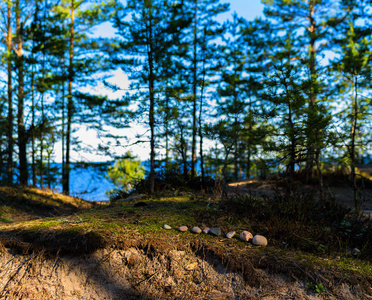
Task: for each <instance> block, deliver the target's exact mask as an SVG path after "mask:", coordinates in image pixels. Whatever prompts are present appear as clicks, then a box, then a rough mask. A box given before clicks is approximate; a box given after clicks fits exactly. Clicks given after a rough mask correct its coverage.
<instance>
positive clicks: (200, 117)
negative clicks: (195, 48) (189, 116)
mask: <svg viewBox="0 0 372 300" xmlns="http://www.w3.org/2000/svg"><path fill="white" fill-rule="evenodd" d="M204 86H205V60H204V61H203V79H202V84H201V91H200V107H199V155H200V170H201V177H202V184H204V181H205V171H204V154H203V130H202V127H203V126H202V125H203V124H202V116H203V95H204Z"/></svg>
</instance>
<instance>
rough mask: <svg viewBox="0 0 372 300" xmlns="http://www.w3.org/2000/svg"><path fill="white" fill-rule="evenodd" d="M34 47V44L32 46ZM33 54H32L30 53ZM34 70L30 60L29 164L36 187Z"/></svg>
mask: <svg viewBox="0 0 372 300" xmlns="http://www.w3.org/2000/svg"><path fill="white" fill-rule="evenodd" d="M33 47H34V46H33ZM32 56H33V55H32ZM34 77H35V70H34V61H33V62H32V70H31V102H32V103H31V106H32V107H31V110H32V125H31V129H32V130H31V165H32V186H34V187H36V163H35V152H36V150H35V83H34Z"/></svg>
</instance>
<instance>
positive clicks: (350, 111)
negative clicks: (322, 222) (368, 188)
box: [333, 1, 372, 211]
mask: <svg viewBox="0 0 372 300" xmlns="http://www.w3.org/2000/svg"><path fill="white" fill-rule="evenodd" d="M365 5H366V3H364V1H362V3H359V2H354V1H351V2H349V1H347V2H346V1H345V4H344V10H346V11H348V12H349V14H348V18H347V22H344V23H343V24H342V25H343V26H342V27H341V34H342V36H341V37H340V38H339V39H338V40H337V45H338V47H339V53H340V54H341V57H340V58H339V59H336V60H335V61H334V62H333V66H334V69H335V71H336V72H337V73H338V74H339V76H340V77H341V78H340V79H341V82H340V84H339V92H340V93H341V96H342V100H343V103H340V104H341V105H343V106H345V107H346V111H344V110H343V111H342V112H345V114H342V115H343V116H342V121H343V123H344V124H345V125H346V126H342V127H343V129H344V131H343V133H345V137H346V140H347V150H348V151H347V152H348V156H349V161H350V168H351V174H350V181H351V183H352V187H353V192H354V193H353V194H354V195H353V198H354V207H355V209H356V210H357V211H359V209H360V203H359V200H358V186H357V175H356V157H357V153H358V151H361V148H362V145H363V142H362V134H363V125H365V123H366V122H368V121H370V111H371V110H370V103H371V102H370V100H369V98H368V97H364V96H363V91H365V90H366V89H368V88H370V86H371V82H370V78H371V67H372V59H371V54H372V50H371V45H372V40H371V33H372V30H371V27H370V26H366V25H367V24H363V21H364V22H366V20H368V21H371V20H372V19H371V15H368V13H367V11H365V9H364V7H365ZM341 34H339V36H340V35H341ZM345 102H346V103H345Z"/></svg>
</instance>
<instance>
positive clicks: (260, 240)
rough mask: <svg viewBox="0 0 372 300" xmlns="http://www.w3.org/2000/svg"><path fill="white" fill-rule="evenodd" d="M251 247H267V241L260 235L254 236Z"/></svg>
mask: <svg viewBox="0 0 372 300" xmlns="http://www.w3.org/2000/svg"><path fill="white" fill-rule="evenodd" d="M252 243H253V245H256V246H267V239H266V238H265V237H264V236H262V235H259V234H257V235H255V236H254V237H253V240H252Z"/></svg>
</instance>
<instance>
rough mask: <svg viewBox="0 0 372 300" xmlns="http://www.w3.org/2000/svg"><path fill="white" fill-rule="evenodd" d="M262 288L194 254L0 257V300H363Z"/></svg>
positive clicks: (345, 292) (350, 294)
mask: <svg viewBox="0 0 372 300" xmlns="http://www.w3.org/2000/svg"><path fill="white" fill-rule="evenodd" d="M257 275H259V276H260V277H262V278H265V281H266V282H267V283H266V284H265V285H264V286H258V287H250V286H248V285H247V284H245V282H244V280H243V278H242V275H241V273H235V272H229V271H228V270H227V268H226V267H224V266H223V265H222V264H221V263H220V262H218V261H215V260H213V259H208V258H206V259H202V258H200V257H198V256H196V255H195V254H194V253H193V252H188V251H178V250H171V251H169V252H168V253H164V254H159V255H156V256H149V255H147V254H146V251H144V250H139V249H138V248H128V249H127V250H115V249H105V250H99V251H97V252H95V253H94V254H92V255H89V256H83V257H67V256H64V257H63V256H62V257H55V258H53V259H50V258H47V257H45V256H44V255H43V253H38V254H33V255H19V254H12V253H9V252H6V251H5V252H2V253H1V255H0V290H1V293H0V299H35V300H43V299H45V300H46V299H48V300H50V299H61V300H62V299H63V300H77V299H89V300H102V299H123V300H131V299H211V300H222V299H266V300H274V299H297V300H300V299H301V300H313V299H335V300H336V299H350V300H353V299H362V298H361V297H363V295H362V294H360V292H358V291H357V289H355V287H350V286H348V285H347V284H344V283H339V287H338V290H339V291H340V293H339V294H338V295H335V294H329V293H328V294H326V295H323V296H322V297H320V296H319V295H317V294H315V293H313V292H309V290H308V288H307V285H306V282H303V281H293V280H288V278H286V277H285V276H282V275H279V274H271V273H269V272H265V271H264V270H259V269H258V270H257Z"/></svg>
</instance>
